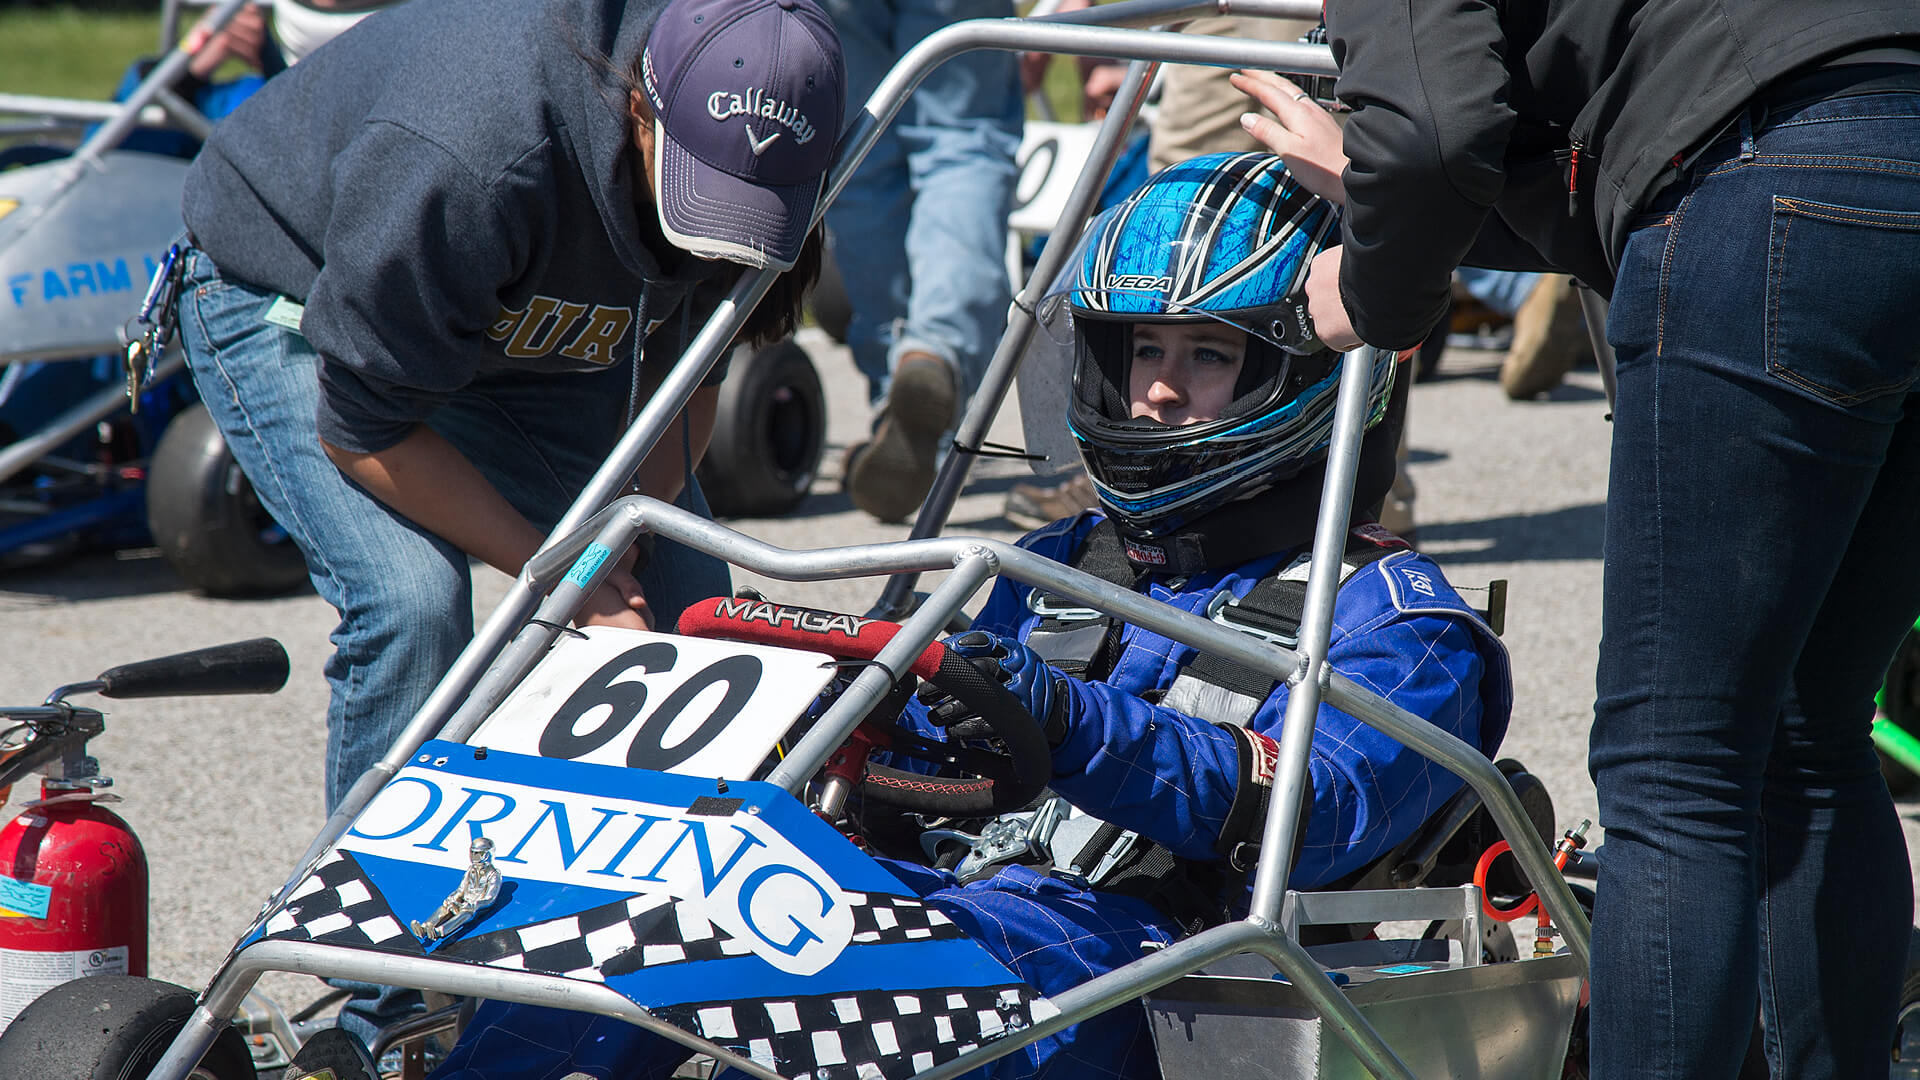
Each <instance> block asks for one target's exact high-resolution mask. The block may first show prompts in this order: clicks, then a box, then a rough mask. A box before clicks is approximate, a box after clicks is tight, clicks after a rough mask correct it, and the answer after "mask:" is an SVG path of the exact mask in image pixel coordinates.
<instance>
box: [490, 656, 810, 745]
mask: <svg viewBox="0 0 1920 1080" xmlns="http://www.w3.org/2000/svg"><path fill="white" fill-rule="evenodd" d="M581 633H582V636H579V637H575V636H573V635H572V634H568V635H564V636H562V637H561V638H560V640H559V641H558V642H556V643H555V645H554V647H553V649H552V651H550V652H549V653H548V654H547V655H546V657H545V658H544V659H542V660H541V661H540V665H539V666H538V667H536V668H534V670H533V671H532V672H531V673H529V674H528V675H527V677H526V679H525V681H523V682H522V683H521V684H520V686H519V688H518V689H516V690H515V691H514V692H513V694H512V695H510V696H509V697H508V698H507V700H505V701H503V702H501V703H500V707H499V708H497V709H495V710H494V711H493V714H492V715H491V716H489V717H488V718H487V719H486V721H485V722H484V723H483V724H481V725H480V728H479V729H478V730H477V731H475V732H474V733H473V735H472V736H471V737H470V738H468V740H467V742H468V743H469V744H471V745H474V746H485V747H487V748H489V749H493V750H507V751H511V752H513V753H517V754H533V755H538V756H540V757H548V758H561V759H565V760H569V761H589V762H593V763H595V764H599V765H624V766H628V767H630V768H638V769H650V770H653V771H655V772H676V773H682V774H685V775H690V776H704V777H712V778H718V779H722V780H744V779H747V778H748V777H749V776H751V775H752V773H753V771H754V770H755V769H757V768H759V767H760V765H761V763H762V762H764V761H765V760H766V758H767V755H768V754H770V753H772V752H773V748H774V744H775V743H777V742H778V741H779V740H780V738H781V737H782V736H783V735H785V734H786V732H787V729H788V728H789V727H790V726H792V724H793V721H794V719H795V718H796V717H798V716H799V715H800V714H801V712H802V711H804V710H805V709H806V708H807V707H808V705H810V704H811V703H812V702H813V700H814V698H815V697H816V696H818V695H819V693H820V691H821V689H822V688H823V687H825V686H826V684H827V680H828V679H829V678H831V677H832V675H833V669H834V662H833V660H832V658H830V657H828V656H826V655H825V654H822V653H813V652H801V651H798V650H794V649H776V648H768V647H765V646H758V645H745V644H741V643H738V642H732V641H716V640H711V639H706V638H688V637H675V636H671V635H667V634H656V633H648V632H646V631H641V630H623V629H618V628H615V627H605V626H592V627H588V628H586V629H585V630H584V631H582V632H581Z"/></svg>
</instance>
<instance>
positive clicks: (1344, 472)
mask: <svg viewBox="0 0 1920 1080" xmlns="http://www.w3.org/2000/svg"><path fill="white" fill-rule="evenodd" d="M1378 359H1379V353H1378V351H1377V350H1375V349H1373V348H1371V347H1369V346H1366V345H1362V346H1360V347H1359V348H1357V349H1355V350H1353V351H1352V352H1349V353H1347V354H1346V355H1345V356H1343V357H1341V360H1340V392H1339V397H1338V398H1337V399H1336V401H1335V403H1334V407H1333V435H1332V437H1331V439H1330V441H1329V442H1328V445H1327V465H1326V477H1325V480H1324V481H1323V482H1322V483H1321V486H1320V515H1319V518H1318V519H1317V520H1316V521H1315V523H1314V530H1313V561H1312V564H1311V566H1310V568H1309V569H1308V572H1307V598H1306V601H1305V604H1304V607H1303V608H1302V609H1301V614H1300V632H1299V649H1298V650H1297V652H1296V654H1295V655H1296V656H1297V657H1298V663H1299V666H1298V667H1297V668H1295V669H1294V672H1293V675H1292V676H1291V677H1289V678H1288V679H1287V686H1288V693H1287V715H1286V719H1285V721H1284V722H1283V723H1282V725H1281V728H1280V761H1279V764H1278V765H1276V766H1275V767H1274V774H1273V801H1272V802H1271V804H1269V807H1268V813H1267V820H1266V823H1265V827H1264V829H1263V831H1262V832H1261V836H1260V860H1259V863H1258V864H1257V866H1256V867H1255V869H1254V875H1253V901H1252V907H1251V910H1252V913H1253V914H1254V915H1257V916H1259V917H1260V918H1263V919H1278V918H1279V917H1280V901H1281V899H1282V898H1283V897H1284V896H1285V895H1286V892H1287V879H1288V878H1289V877H1291V876H1292V875H1293V842H1294V837H1295V836H1296V835H1297V834H1298V833H1299V831H1300V800H1301V798H1302V796H1303V794H1304V793H1305V792H1306V791H1307V790H1308V788H1307V785H1308V784H1309V780H1308V776H1307V759H1308V757H1309V755H1310V754H1311V753H1312V751H1313V729H1314V726H1315V722H1316V721H1317V720H1318V719H1319V717H1320V699H1321V696H1322V692H1323V688H1324V687H1325V685H1326V677H1327V675H1328V674H1329V673H1330V672H1331V671H1332V668H1330V667H1329V666H1328V665H1327V646H1328V643H1329V642H1331V641H1332V639H1333V600H1334V596H1335V594H1336V593H1338V592H1339V591H1340V571H1341V561H1342V560H1343V559H1344V558H1345V557H1346V553H1347V529H1348V528H1349V526H1350V525H1351V523H1352V518H1353V478H1354V475H1355V473H1356V472H1357V471H1358V469H1359V467H1360V440H1361V439H1362V438H1363V437H1364V436H1365V435H1366V422H1367V394H1368V391H1369V390H1370V389H1371V388H1372V385H1373V365H1374V364H1375V363H1377V362H1378Z"/></svg>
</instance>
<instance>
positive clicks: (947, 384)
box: [841, 352, 960, 522]
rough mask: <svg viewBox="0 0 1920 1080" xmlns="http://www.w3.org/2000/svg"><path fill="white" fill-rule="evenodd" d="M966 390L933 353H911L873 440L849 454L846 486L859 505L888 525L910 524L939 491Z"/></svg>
mask: <svg viewBox="0 0 1920 1080" xmlns="http://www.w3.org/2000/svg"><path fill="white" fill-rule="evenodd" d="M959 399H960V388H959V386H958V385H957V384H956V382H955V380H954V377H953V369H952V368H949V367H948V366H947V362H946V361H945V360H942V359H940V358H939V357H937V356H934V355H933V354H931V353H918V352H916V353H907V354H905V355H903V356H902V357H901V358H900V362H899V363H898V364H896V365H895V366H894V369H893V385H892V389H891V390H890V391H889V393H888V396H887V409H886V413H885V414H884V415H882V416H881V418H880V426H879V427H877V428H875V429H874V433H873V441H872V442H866V443H860V444H859V445H857V446H854V447H852V448H851V449H849V450H848V451H847V470H846V476H845V479H844V480H842V481H841V487H842V489H844V490H845V491H846V493H847V497H848V498H850V499H852V500H853V505H855V506H857V507H859V508H860V509H862V510H864V511H866V512H867V513H869V514H872V515H873V516H874V517H876V518H878V519H880V520H881V521H886V522H900V521H905V520H907V517H908V515H910V514H912V513H913V512H914V511H915V510H918V509H919V508H920V504H921V503H922V502H924V501H925V500H926V497H927V490H928V489H929V488H931V487H933V476H934V470H935V466H937V465H938V464H939V462H940V437H941V436H942V435H944V434H946V431H947V429H948V428H949V427H951V426H953V417H954V411H955V409H956V408H957V407H958V405H959Z"/></svg>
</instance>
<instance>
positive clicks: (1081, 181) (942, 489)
mask: <svg viewBox="0 0 1920 1080" xmlns="http://www.w3.org/2000/svg"><path fill="white" fill-rule="evenodd" d="M1276 6H1282V7H1284V9H1285V12H1286V13H1287V14H1290V15H1298V14H1301V9H1302V8H1303V5H1301V4H1299V3H1298V2H1296V0H1277V5H1276ZM1219 13H1221V11H1220V6H1218V5H1215V4H1202V5H1196V4H1193V3H1175V2H1173V0H1122V2H1121V3H1118V4H1107V5H1100V6H1097V7H1091V8H1086V9H1083V10H1081V11H1076V12H1070V13H1068V14H1065V15H1057V16H1051V17H1050V20H1051V21H1054V22H1057V23H1060V24H1062V28H1065V26H1066V25H1068V24H1071V25H1074V26H1084V27H1085V28H1086V29H1089V30H1093V29H1102V30H1105V29H1106V28H1105V27H1100V26H1096V25H1095V24H1096V23H1098V24H1104V23H1108V22H1110V21H1111V22H1115V23H1118V22H1122V21H1129V20H1131V21H1144V20H1149V19H1170V18H1182V17H1191V16H1193V15H1196V14H1219ZM1315 17H1317V9H1315ZM960 25H961V26H965V25H968V24H964V23H963V24H960ZM954 29H958V27H955V28H954ZM1106 32H1113V31H1111V30H1107V31H1106ZM1120 32H1121V33H1126V31H1120ZM938 36H939V35H937V34H936V35H932V36H930V37H929V38H928V39H927V42H933V41H934V39H935V38H937V37H938ZM1159 36H1161V37H1163V38H1171V39H1173V40H1177V41H1183V42H1199V43H1218V42H1228V41H1231V40H1232V39H1228V38H1216V37H1208V36H1206V35H1198V36H1181V35H1170V34H1161V35H1159ZM924 44H926V43H924V42H923V45H924ZM1234 44H1235V45H1251V44H1256V43H1254V42H1234ZM1260 44H1278V45H1281V46H1282V47H1284V48H1286V49H1289V50H1294V51H1293V52H1290V53H1289V54H1288V55H1289V57H1291V60H1292V63H1291V65H1290V66H1288V67H1287V68H1286V70H1300V71H1306V72H1309V73H1313V74H1331V73H1333V72H1334V71H1335V70H1336V68H1335V67H1334V64H1333V53H1332V50H1330V49H1328V48H1327V47H1326V46H1324V45H1298V44H1287V43H1276V42H1268V43H1260ZM915 51H916V52H917V51H918V49H917V48H916V50H915ZM1042 51H1051V50H1042ZM1062 51H1067V50H1062ZM908 55H909V56H912V55H913V53H909V54H908ZM1216 59H1219V58H1218V57H1216ZM1209 62H1211V61H1209ZM903 66H904V65H903ZM1226 66H1250V67H1251V66H1261V65H1260V64H1257V63H1255V62H1254V61H1251V60H1246V59H1245V58H1244V57H1242V58H1239V59H1236V60H1234V61H1233V62H1232V63H1231V64H1229V65H1226ZM1158 68H1159V64H1158V63H1157V62H1155V63H1144V62H1140V61H1135V62H1134V63H1132V64H1130V65H1129V66H1128V69H1127V74H1126V78H1125V80H1124V81H1123V82H1122V83H1121V86H1120V90H1119V92H1118V93H1117V94H1116V95H1115V97H1114V104H1113V107H1112V108H1111V109H1109V110H1108V112H1107V116H1106V119H1105V120H1103V121H1102V122H1101V126H1100V130H1099V133H1098V134H1097V135H1096V136H1095V138H1094V143H1093V150H1092V153H1091V160H1089V162H1088V163H1087V166H1086V167H1085V168H1084V169H1083V170H1082V171H1081V173H1080V176H1079V177H1078V178H1077V179H1076V180H1075V182H1074V186H1073V188H1072V190H1071V191H1070V192H1069V193H1068V195H1067V201H1066V204H1065V206H1064V207H1063V208H1062V209H1061V213H1060V220H1061V221H1063V222H1080V223H1082V224H1083V225H1084V223H1085V222H1086V220H1087V219H1088V218H1089V217H1091V216H1092V213H1091V211H1092V209H1093V206H1094V203H1095V202H1096V201H1097V200H1098V199H1099V197H1100V191H1101V189H1102V188H1103V187H1104V186H1105V185H1106V181H1107V176H1108V174H1109V173H1111V172H1112V171H1113V164H1114V162H1115V160H1117V159H1118V157H1119V155H1120V151H1121V149H1122V147H1123V146H1124V145H1125V143H1126V139H1127V136H1128V133H1129V131H1130V129H1131V128H1132V125H1133V121H1134V117H1135V116H1137V115H1138V113H1139V111H1140V105H1141V103H1142V102H1143V101H1144V100H1145V97H1146V90H1147V87H1148V86H1149V84H1150V83H1151V82H1152V80H1153V76H1154V73H1155V72H1156V71H1157V70H1158ZM882 85H883V87H884V85H885V84H884V83H883V84H882ZM874 96H875V97H876V98H877V97H878V96H879V92H878V91H876V92H875V95H874ZM1078 240H1079V233H1078V231H1077V230H1075V231H1073V232H1072V233H1071V234H1069V233H1068V232H1067V231H1065V230H1060V229H1055V230H1054V231H1053V232H1050V233H1048V234H1047V242H1046V244H1045V245H1043V246H1042V247H1041V249H1040V258H1039V259H1038V261H1037V262H1036V263H1035V265H1034V268H1033V273H1032V274H1030V275H1029V276H1028V278H1027V283H1026V286H1025V287H1024V288H1022V289H1021V290H1020V293H1019V294H1018V295H1017V296H1016V297H1015V298H1014V302H1013V307H1012V309H1011V310H1010V311H1009V312H1008V316H1007V330H1006V332H1005V333H1004V334H1002V335H1001V336H1000V341H999V344H998V345H997V346H996V347H995V349H994V353H993V359H992V360H991V361H990V362H989V363H988V365H987V370H986V373H985V374H984V375H982V376H981V379H980V386H979V388H978V389H976V390H975V391H974V394H973V397H972V399H971V400H970V401H969V402H968V403H967V408H966V411H965V413H964V414H963V415H962V416H961V418H960V424H959V426H958V429H957V430H956V431H955V432H954V438H953V441H954V444H955V445H956V446H966V447H974V448H978V447H979V446H980V444H981V442H982V440H984V439H985V438H986V435H987V429H988V428H989V427H991V426H992V424H993V418H994V417H995V416H996V415H998V413H999V411H1000V406H1001V405H1002V403H1004V402H1005V400H1006V395H1007V390H1008V389H1009V388H1010V387H1011V386H1012V385H1013V379H1014V373H1015V371H1016V370H1017V369H1018V368H1019V365H1020V359H1021V357H1022V356H1024V355H1025V354H1026V351H1027V346H1028V344H1029V343H1030V342H1031V341H1032V340H1033V333H1034V329H1035V326H1036V320H1035V317H1034V305H1036V304H1038V303H1039V301H1040V298H1041V296H1042V294H1044V293H1045V291H1046V289H1047V288H1048V287H1049V286H1050V285H1052V284H1053V280H1054V278H1055V277H1056V276H1057V275H1058V274H1059V273H1060V271H1061V269H1062V268H1063V267H1064V265H1065V263H1066V260H1067V257H1068V255H1070V254H1071V253H1072V251H1073V248H1074V245H1075V243H1076V242H1077V241H1078ZM973 457H974V455H973V454H970V453H965V452H960V451H955V452H953V453H950V454H948V455H947V457H946V460H944V461H943V462H941V464H940V470H939V472H938V473H937V474H936V475H935V476H934V481H933V486H932V488H931V489H929V490H928V492H927V497H926V499H925V501H924V502H922V504H921V507H920V512H919V513H918V514H916V515H915V516H914V522H913V528H912V529H911V530H910V532H909V533H908V535H909V536H910V537H911V538H912V539H916V540H918V539H923V538H925V537H930V536H938V535H939V534H940V531H941V530H942V529H944V528H945V527H946V523H947V518H948V517H949V516H950V515H951V514H952V513H953V506H954V503H955V502H956V501H958V499H959V497H960V489H961V488H962V487H964V486H965V485H966V482H967V475H968V473H969V472H970V471H971V470H972V468H973ZM913 586H914V578H913V576H912V575H900V576H897V577H894V578H892V579H890V580H889V581H888V582H887V584H886V586H885V588H884V589H882V591H881V594H880V599H879V600H877V601H876V602H875V604H874V607H873V611H874V613H875V614H877V615H880V616H883V617H886V618H895V617H898V616H899V615H900V614H901V613H902V612H905V611H906V610H907V609H908V608H909V607H910V606H911V605H912V602H913Z"/></svg>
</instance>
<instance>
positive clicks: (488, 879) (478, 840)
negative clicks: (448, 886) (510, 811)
mask: <svg viewBox="0 0 1920 1080" xmlns="http://www.w3.org/2000/svg"><path fill="white" fill-rule="evenodd" d="M467 855H468V857H469V859H470V861H469V863H468V864H467V873H466V876H465V877H462V878H461V879H460V884H459V885H458V886H457V887H455V888H454V890H453V892H452V894H451V895H449V896H448V897H447V898H446V899H445V900H444V901H442V902H441V904H440V908H439V910H437V911H435V912H434V913H433V914H432V915H431V916H430V917H428V918H427V919H426V921H424V922H422V921H421V920H419V919H414V920H413V921H412V922H410V923H408V928H409V929H411V930H412V931H413V935H414V936H415V937H417V938H419V939H420V940H421V941H424V942H426V943H427V944H429V945H432V944H434V943H435V942H438V941H441V940H443V939H445V938H449V937H452V936H453V935H454V933H456V932H457V931H458V930H459V929H460V928H461V927H463V926H465V925H466V924H467V923H468V922H470V921H472V919H473V917H474V916H475V915H478V914H480V912H482V911H484V910H486V908H487V906H488V905H489V904H492V903H493V901H494V900H495V899H496V898H497V897H499V895H500V871H499V869H498V868H497V867H495V866H494V865H493V841H491V840H489V839H487V838H486V837H484V836H476V837H474V838H473V843H472V844H469V845H468V846H467Z"/></svg>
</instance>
